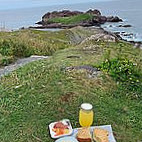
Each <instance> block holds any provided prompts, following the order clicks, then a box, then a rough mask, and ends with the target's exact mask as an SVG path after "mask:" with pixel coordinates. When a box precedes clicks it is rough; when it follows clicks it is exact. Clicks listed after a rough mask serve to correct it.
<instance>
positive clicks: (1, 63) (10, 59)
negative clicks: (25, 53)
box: [0, 56, 14, 66]
mask: <svg viewBox="0 0 142 142" xmlns="http://www.w3.org/2000/svg"><path fill="white" fill-rule="evenodd" d="M13 62H14V58H13V57H12V56H5V57H2V59H0V66H7V65H8V64H11V63H13Z"/></svg>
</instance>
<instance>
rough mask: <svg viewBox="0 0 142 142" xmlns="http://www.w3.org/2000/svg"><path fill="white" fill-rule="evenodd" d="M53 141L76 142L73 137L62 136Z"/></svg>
mask: <svg viewBox="0 0 142 142" xmlns="http://www.w3.org/2000/svg"><path fill="white" fill-rule="evenodd" d="M55 142H78V141H77V139H76V138H75V137H69V136H68V137H64V138H60V139H58V140H56V141H55Z"/></svg>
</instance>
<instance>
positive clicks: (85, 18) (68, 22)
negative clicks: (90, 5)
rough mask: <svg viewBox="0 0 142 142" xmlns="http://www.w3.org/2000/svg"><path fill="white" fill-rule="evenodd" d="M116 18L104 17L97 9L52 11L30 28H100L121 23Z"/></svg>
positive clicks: (120, 20)
mask: <svg viewBox="0 0 142 142" xmlns="http://www.w3.org/2000/svg"><path fill="white" fill-rule="evenodd" d="M122 21H123V20H122V19H121V18H119V17H118V16H104V15H102V14H101V12H100V11H99V10H97V9H94V10H92V9H90V10H88V11H86V12H81V11H70V10H62V11H53V12H48V13H46V14H45V15H44V16H43V17H42V20H41V21H39V22H37V23H36V24H38V25H40V26H37V27H30V28H72V27H76V26H83V27H89V26H100V25H101V24H104V23H106V22H122Z"/></svg>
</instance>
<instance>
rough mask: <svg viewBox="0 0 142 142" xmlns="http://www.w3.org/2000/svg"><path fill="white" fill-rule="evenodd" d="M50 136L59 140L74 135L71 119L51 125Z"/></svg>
mask: <svg viewBox="0 0 142 142" xmlns="http://www.w3.org/2000/svg"><path fill="white" fill-rule="evenodd" d="M49 130H50V135H51V137H52V138H54V139H57V138H60V137H63V136H69V135H71V134H72V133H73V129H72V126H71V123H70V120H69V119H63V120H61V121H58V122H53V123H51V124H50V125H49Z"/></svg>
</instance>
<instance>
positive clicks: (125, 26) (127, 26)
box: [118, 25, 132, 28]
mask: <svg viewBox="0 0 142 142" xmlns="http://www.w3.org/2000/svg"><path fill="white" fill-rule="evenodd" d="M118 27H123V28H130V27H132V25H119V26H118Z"/></svg>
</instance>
